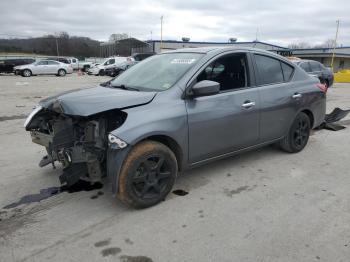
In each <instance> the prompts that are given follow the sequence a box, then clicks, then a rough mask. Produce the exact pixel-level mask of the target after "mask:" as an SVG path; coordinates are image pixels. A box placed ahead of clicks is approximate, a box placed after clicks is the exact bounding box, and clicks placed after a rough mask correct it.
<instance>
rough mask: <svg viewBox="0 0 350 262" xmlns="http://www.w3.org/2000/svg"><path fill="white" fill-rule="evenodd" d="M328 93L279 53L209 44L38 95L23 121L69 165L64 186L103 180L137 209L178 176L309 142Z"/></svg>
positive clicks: (51, 155) (50, 160)
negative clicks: (87, 84) (106, 78)
mask: <svg viewBox="0 0 350 262" xmlns="http://www.w3.org/2000/svg"><path fill="white" fill-rule="evenodd" d="M326 91H327V89H326V88H325V87H324V86H323V85H322V84H320V83H319V80H317V79H316V78H313V77H310V76H309V75H308V74H307V73H305V72H304V71H303V70H302V69H300V68H299V67H297V66H295V65H293V64H292V63H291V62H289V61H288V60H286V59H284V58H283V57H281V56H278V55H275V54H273V53H270V52H265V51H262V50H258V49H243V48H239V49H238V48H232V47H211V48H196V49H182V50H177V51H172V52H167V53H163V54H159V55H155V56H152V57H150V58H149V59H146V60H144V61H142V62H140V63H139V64H137V65H135V66H134V67H132V68H130V69H129V70H127V71H126V72H124V73H123V74H121V75H120V76H118V77H117V78H116V79H114V80H113V81H111V82H109V83H107V84H105V85H104V86H98V87H95V88H90V89H81V90H73V91H70V92H66V93H63V94H59V95H57V96H54V97H49V98H47V99H45V100H42V101H41V102H40V104H39V105H38V106H37V107H36V108H35V110H34V111H33V112H32V113H31V114H30V115H29V117H28V118H27V120H26V122H25V128H26V130H27V131H30V134H31V137H32V141H33V142H35V143H37V144H40V145H42V146H44V147H45V148H46V150H47V156H45V157H44V158H43V159H42V160H41V162H40V166H45V165H48V164H52V165H54V164H55V162H56V161H58V162H60V163H61V164H62V165H63V173H62V175H61V176H60V181H61V183H62V184H66V185H68V186H70V185H73V184H74V183H76V182H77V181H78V180H79V179H85V180H88V181H91V183H94V182H97V181H100V180H101V179H102V178H103V177H104V176H107V177H108V178H109V180H110V181H111V184H112V191H113V193H114V194H115V195H116V196H117V197H118V198H119V199H120V200H122V201H123V202H124V203H126V204H128V205H131V206H133V207H137V208H143V207H148V206H152V205H155V204H157V203H159V202H160V201H162V200H164V199H165V197H166V196H167V194H168V193H169V192H170V191H171V189H172V187H173V185H174V183H175V179H176V177H177V174H178V172H180V171H183V170H186V169H189V168H192V167H195V166H198V165H201V164H204V163H207V162H210V161H212V160H216V159H219V158H223V157H227V156H231V155H234V154H237V153H240V152H243V151H246V150H250V149H254V148H257V147H261V146H265V145H268V144H273V143H277V144H279V145H280V147H281V148H282V149H283V150H285V151H287V152H292V153H294V152H299V151H301V150H302V149H303V148H304V147H305V146H306V144H307V142H308V138H309V134H310V129H312V128H314V127H317V126H319V125H320V124H321V123H322V122H323V120H324V116H325V110H326Z"/></svg>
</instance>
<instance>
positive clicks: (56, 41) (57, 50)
mask: <svg viewBox="0 0 350 262" xmlns="http://www.w3.org/2000/svg"><path fill="white" fill-rule="evenodd" d="M56 51H57V58H59V56H60V54H59V53H58V40H57V37H56Z"/></svg>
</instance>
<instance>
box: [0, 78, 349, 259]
mask: <svg viewBox="0 0 350 262" xmlns="http://www.w3.org/2000/svg"><path fill="white" fill-rule="evenodd" d="M107 79H108V78H102V77H94V76H80V77H78V76H77V75H71V76H67V77H64V78H58V77H31V78H22V77H17V76H0V91H1V96H0V105H1V113H0V145H1V151H0V168H1V172H0V208H2V207H5V206H7V205H10V204H12V203H16V202H17V201H19V200H20V199H21V198H22V197H25V196H27V197H25V198H22V201H24V202H33V201H34V202H33V203H27V204H22V205H18V206H17V207H14V205H12V208H7V209H5V208H2V209H0V261H47V260H50V261H102V260H103V261H124V262H125V261H126V262H136V261H137V262H150V261H154V262H164V261H239V262H243V261H267V262H271V261H332V262H334V261H344V262H348V261H349V258H350V190H349V188H350V173H349V169H350V162H349V160H350V158H349V155H350V128H347V129H344V130H341V131H338V132H332V131H327V130H321V131H317V132H313V134H312V136H311V138H310V142H309V145H308V146H307V148H306V149H305V150H304V151H303V152H301V153H299V154H292V155H291V154H287V153H283V152H281V151H279V150H277V149H275V148H273V147H267V148H263V149H260V150H258V151H254V152H249V153H246V154H243V155H240V156H236V157H232V158H229V159H226V160H222V161H218V162H216V163H213V164H210V165H207V166H204V167H201V168H198V169H195V170H192V171H190V172H187V173H185V174H182V176H181V177H180V178H179V179H178V181H177V183H176V186H175V189H181V190H185V191H186V192H188V194H186V195H184V196H178V195H175V194H171V195H170V196H169V197H168V198H167V199H166V201H165V202H163V203H161V204H160V205H157V206H155V207H152V208H149V209H145V210H132V209H128V208H126V207H124V206H123V205H121V204H120V203H119V202H118V201H116V200H115V199H113V198H112V195H111V192H110V185H108V183H107V181H105V183H104V186H103V188H101V189H96V190H92V191H81V192H75V193H68V192H64V193H61V194H57V195H55V196H52V197H48V198H47V199H45V200H42V201H40V202H35V200H38V198H39V197H42V196H43V195H44V196H45V194H50V192H52V190H55V188H53V187H55V186H59V182H58V175H59V174H60V171H61V169H60V167H58V168H57V169H52V167H50V166H47V167H44V168H39V167H38V162H39V160H40V159H41V157H42V156H43V155H44V153H45V152H44V150H43V149H42V148H41V147H40V146H37V145H35V144H33V143H31V140H30V137H29V135H28V134H27V133H26V132H25V131H24V129H23V122H24V117H25V115H26V114H28V113H29V112H30V111H31V108H32V106H34V105H35V104H36V103H37V102H38V101H39V100H40V99H42V98H44V97H46V96H49V95H52V94H55V93H57V92H60V91H65V90H68V89H74V88H82V87H88V86H91V85H95V84H97V83H99V82H103V81H105V80H107ZM335 106H339V107H342V108H350V85H345V84H343V85H339V84H338V85H336V86H335V87H334V88H332V89H330V91H329V94H328V109H329V110H331V109H333V108H334V107H335ZM349 119H350V117H348V118H347V120H345V121H343V124H344V125H346V126H347V127H349V125H350V120H349ZM39 193H40V194H39ZM35 194H38V195H35ZM28 195H31V196H28Z"/></svg>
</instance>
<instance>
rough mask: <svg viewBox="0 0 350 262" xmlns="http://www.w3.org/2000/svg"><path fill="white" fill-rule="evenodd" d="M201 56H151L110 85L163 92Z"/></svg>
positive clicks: (186, 54)
mask: <svg viewBox="0 0 350 262" xmlns="http://www.w3.org/2000/svg"><path fill="white" fill-rule="evenodd" d="M203 55H204V54H198V53H168V54H160V55H155V56H151V57H149V58H147V59H145V60H143V61H142V62H140V63H138V64H136V65H134V66H133V67H131V68H130V69H128V70H126V71H125V72H124V73H122V74H121V75H119V76H118V77H117V78H116V79H115V80H113V81H112V82H111V85H112V86H126V87H134V88H137V89H140V90H146V91H147V90H155V91H164V90H166V89H169V88H170V87H172V86H173V85H174V84H175V83H176V82H177V81H178V80H179V79H180V78H181V77H182V76H183V75H184V74H185V73H186V72H187V71H188V70H189V69H190V68H191V67H192V66H193V65H194V64H195V63H197V61H198V60H199V59H200V58H201V57H202V56H203Z"/></svg>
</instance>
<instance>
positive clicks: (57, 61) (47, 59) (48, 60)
mask: <svg viewBox="0 0 350 262" xmlns="http://www.w3.org/2000/svg"><path fill="white" fill-rule="evenodd" d="M40 61H51V62H56V63H61V62H60V61H57V60H53V59H43V60H40ZM40 61H39V62H40Z"/></svg>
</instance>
